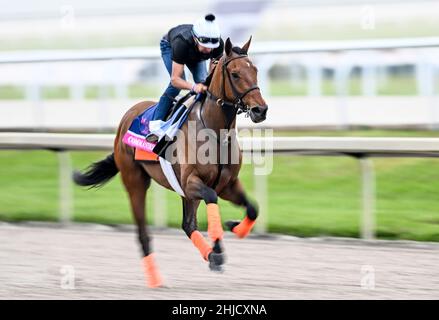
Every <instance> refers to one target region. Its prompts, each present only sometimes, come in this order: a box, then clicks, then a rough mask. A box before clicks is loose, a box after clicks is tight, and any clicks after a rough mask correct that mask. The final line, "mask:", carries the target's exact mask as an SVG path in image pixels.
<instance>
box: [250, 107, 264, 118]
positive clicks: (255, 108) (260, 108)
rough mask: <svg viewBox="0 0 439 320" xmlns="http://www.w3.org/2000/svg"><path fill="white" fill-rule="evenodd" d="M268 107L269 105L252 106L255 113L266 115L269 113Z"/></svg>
mask: <svg viewBox="0 0 439 320" xmlns="http://www.w3.org/2000/svg"><path fill="white" fill-rule="evenodd" d="M267 109H268V108H267V107H262V106H257V107H254V108H252V111H253V113H254V114H255V115H257V116H262V117H264V116H265V115H266V114H267Z"/></svg>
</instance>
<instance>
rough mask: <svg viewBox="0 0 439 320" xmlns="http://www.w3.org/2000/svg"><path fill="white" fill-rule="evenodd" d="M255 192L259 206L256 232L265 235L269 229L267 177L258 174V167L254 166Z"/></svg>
mask: <svg viewBox="0 0 439 320" xmlns="http://www.w3.org/2000/svg"><path fill="white" fill-rule="evenodd" d="M253 190H254V195H255V198H256V200H257V203H258V206H259V214H258V219H257V222H256V224H255V228H254V231H255V233H257V234H265V233H267V231H268V228H267V222H268V221H267V194H268V189H267V175H266V174H257V170H256V165H255V164H253Z"/></svg>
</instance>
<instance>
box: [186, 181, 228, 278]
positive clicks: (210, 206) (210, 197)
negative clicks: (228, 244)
mask: <svg viewBox="0 0 439 320" xmlns="http://www.w3.org/2000/svg"><path fill="white" fill-rule="evenodd" d="M185 193H186V196H187V198H188V199H195V200H204V202H205V203H206V205H207V233H208V235H209V238H210V239H211V240H212V241H213V248H210V246H209V247H208V246H207V245H208V244H207V242H206V240H205V239H204V237H203V235H202V234H201V233H200V232H199V231H197V230H196V222H195V223H193V222H192V223H191V221H192V220H191V219H196V207H195V210H191V211H193V212H189V210H187V209H189V208H190V205H188V204H189V203H190V201H191V200H186V202H185V203H186V208H185V210H186V211H188V212H187V213H185V216H187V217H188V218H187V219H188V222H189V223H188V224H187V225H188V226H192V227H188V231H187V232H186V234H188V233H189V232H190V235H189V234H188V236H189V237H190V238H191V240H192V242H193V243H194V245H195V246H196V247H197V248H198V249H199V250H200V252H201V254H202V255H203V257H204V259H206V260H208V261H209V267H210V268H211V269H212V270H214V271H221V265H222V264H224V254H223V249H222V246H221V240H222V239H223V234H224V231H223V227H222V224H221V216H220V212H219V207H218V196H217V194H216V192H215V190H213V189H212V188H210V187H208V186H206V185H205V184H204V183H203V182H202V181H201V180H200V179H199V178H198V177H194V176H193V177H190V178H189V179H188V183H187V185H186V190H185ZM192 201H194V200H192ZM197 206H198V205H197ZM184 223H185V220H184V221H183V224H184ZM194 226H195V227H194ZM185 231H186V230H185Z"/></svg>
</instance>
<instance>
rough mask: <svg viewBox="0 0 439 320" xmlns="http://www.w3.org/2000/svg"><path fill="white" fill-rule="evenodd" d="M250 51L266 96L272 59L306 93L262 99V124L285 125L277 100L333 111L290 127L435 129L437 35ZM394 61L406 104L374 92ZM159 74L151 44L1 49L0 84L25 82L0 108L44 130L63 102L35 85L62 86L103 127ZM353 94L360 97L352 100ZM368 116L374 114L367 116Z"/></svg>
mask: <svg viewBox="0 0 439 320" xmlns="http://www.w3.org/2000/svg"><path fill="white" fill-rule="evenodd" d="M251 55H252V57H253V58H254V59H255V63H256V64H257V66H258V69H259V86H260V87H261V89H262V92H263V94H264V96H265V97H267V96H269V92H270V90H269V79H270V70H272V67H273V66H274V65H276V64H280V65H282V66H283V67H285V68H290V69H291V72H292V74H291V77H292V79H291V80H292V82H293V83H295V82H298V81H306V83H307V96H308V100H306V101H298V100H294V101H289V102H287V103H285V102H283V101H282V102H281V101H277V100H275V99H269V100H270V101H269V102H273V103H271V104H270V105H276V106H275V108H272V113H273V115H276V114H278V116H277V118H279V121H277V122H276V121H274V122H273V123H271V124H270V125H271V126H275V127H285V124H283V123H282V124H280V122H281V121H280V120H281V119H282V118H285V117H284V116H283V114H282V109H285V108H284V106H285V105H288V106H291V107H294V106H295V105H300V106H303V107H302V108H301V110H303V112H308V111H312V113H315V114H319V113H322V111H321V110H320V109H321V106H328V107H329V108H327V109H331V110H330V111H327V112H330V113H331V115H332V113H333V114H334V115H333V116H331V118H330V120H327V121H326V122H325V121H323V120H324V119H323V120H322V119H318V120H316V121H315V123H313V121H309V119H308V118H307V117H302V118H303V119H302V118H301V117H300V112H299V113H298V116H296V117H291V121H292V125H293V126H313V125H315V126H322V125H324V126H327V125H328V124H327V123H329V126H336V127H338V128H346V127H348V126H350V125H354V126H355V125H371V126H373V125H378V126H381V125H391V126H395V125H422V126H425V125H427V126H429V127H430V128H431V129H437V128H439V116H438V114H439V98H437V97H438V92H437V90H438V89H437V81H438V80H437V79H438V77H439V37H427V38H405V39H404V38H403V39H371V40H350V41H318V42H313V41H295V42H255V43H254V44H253V45H252V48H251ZM145 64H148V65H149V67H150V68H151V70H154V69H156V70H157V71H156V72H152V74H154V76H152V77H151V78H148V79H147V80H146V79H143V80H139V76H138V73H139V71H140V70H141V69H142V68H144V67H145ZM401 65H410V66H413V68H414V70H415V71H414V72H415V79H416V87H417V94H418V96H420V97H422V98H420V99H418V100H416V101H415V102H414V103H413V106H411V107H410V108H407V105H406V104H405V103H404V100H403V99H399V100H398V99H393V100H388V99H389V97H379V98H378V97H376V96H377V91H378V83H379V82H380V79H385V78H386V77H387V71H386V70H387V69H386V68H387V67H391V66H401ZM297 66H301V67H303V69H304V70H305V73H306V80H303V79H301V78H300V76H299V75H298V74H297ZM356 67H358V68H360V69H361V70H362V72H361V91H362V96H361V98H359V97H355V98H352V99H351V98H350V99H349V100H348V99H347V96H348V95H349V86H350V85H349V83H350V82H349V81H350V79H349V77H350V74H351V72H352V70H354V68H356ZM325 69H331V70H334V81H335V83H334V84H335V92H336V95H335V97H334V98H328V97H322V95H323V93H322V90H323V89H322V88H323V86H322V83H323V78H324V70H325ZM299 78H300V79H299ZM166 79H167V75H165V70H164V68H163V67H162V66H161V61H160V51H159V49H158V46H157V47H156V48H147V47H144V48H141V47H140V48H139V47H130V48H119V49H110V48H107V49H93V50H42V51H21V52H3V53H0V85H12V86H20V87H23V88H25V90H24V92H25V99H26V100H25V102H22V103H20V102H17V101H8V102H7V103H4V106H2V108H0V109H2V110H6V108H9V109H8V111H7V112H10V111H11V110H13V109H16V110H17V108H15V107H18V109H21V110H22V113H23V114H25V115H26V117H25V120H29V121H30V122H31V126H32V127H36V128H39V127H41V128H43V129H50V128H52V127H53V126H54V125H53V124H52V123H53V122H54V123H63V120H62V119H61V120H59V119H58V118H57V117H56V116H54V114H56V110H57V109H56V107H57V105H59V104H63V103H65V101H67V102H69V101H68V100H65V101H64V102H63V101H59V100H56V101H48V100H44V99H43V97H42V95H43V94H42V92H43V88H44V87H45V86H49V87H50V86H58V87H59V86H67V87H68V89H69V90H68V91H69V99H71V104H70V105H68V106H66V107H68V108H74V107H75V106H77V107H78V108H82V109H86V110H88V112H89V113H90V117H89V118H90V119H89V120H91V118H93V119H95V118H96V119H95V120H93V125H94V126H96V129H103V128H105V129H106V128H108V125H107V126H106V127H105V126H104V124H103V122H105V123H107V122H111V121H106V118H105V117H107V116H106V114H107V113H109V114H113V113H118V112H119V109H118V108H117V107H114V106H113V105H114V104H115V103H114V102H115V101H116V102H117V105H124V106H128V104H126V103H125V102H127V101H128V99H129V87H130V85H132V84H139V83H141V82H145V81H148V82H150V83H153V84H154V85H155V86H157V84H161V83H162V85H159V86H161V87H163V88H164V87H165V84H166V82H167V80H166ZM90 86H92V87H97V88H98V93H97V94H98V102H96V101H93V102H90V101H86V99H85V96H86V88H88V87H90ZM109 87H112V88H114V96H115V99H110V94H109ZM145 98H147V97H145ZM155 98H156V97H155ZM367 98H374V99H375V100H376V104H380V106H378V107H375V108H373V107H374V105H375V103H372V104H373V105H372V106H370V105H369V104H370V99H369V100H365V99H367ZM383 98H384V100H383ZM404 98H405V97H404ZM411 98H413V97H411ZM295 99H296V98H295ZM316 99H325V100H322V101H320V100H316ZM328 99H332V100H328ZM358 99H360V100H361V101H358V103H357V100H358ZM380 99H381V100H380ZM43 100H44V101H43ZM271 100H273V101H271ZM317 101H319V102H317ZM11 102H12V103H15V104H16V106H15V107H14V108H12V107H10V105H11ZM23 103H24V104H23ZM130 103H131V102H130ZM305 103H306V105H305ZM319 106H320V107H319ZM369 106H370V108H369ZM3 107H4V108H3ZM332 108H333V109H334V112H333V111H332ZM46 109H47V110H46ZM53 109H54V110H53ZM286 109H290V108H286ZM395 109H396V111H395ZM358 110H361V112H363V113H364V114H363V113H362V114H361V117H360V118H361V119H366V120H357V118H356V112H358ZM364 110H366V111H364ZM324 111H325V110H323V112H324ZM386 111H389V112H390V113H394V114H397V115H399V114H406V113H409V116H408V119H412V118H413V119H415V118H416V120H414V121H410V120H407V119H406V118H398V117H396V118H395V117H392V116H391V115H390V116H389V112H386ZM418 111H419V112H418ZM5 112H6V111H5ZM12 112H13V111H12ZM81 112H82V111H81ZM381 112H382V113H383V114H381ZM95 114H98V116H95ZM420 114H421V115H422V116H421V117H420V116H419V115H420ZM99 115H101V116H99ZM417 117H418V118H419V117H420V119H417ZM0 118H3V116H2V117H0ZM34 118H35V119H34ZM375 118H376V119H379V121H378V122H377V121H376V120H374V119H375ZM295 119H298V120H295ZM300 119H302V120H300ZM395 119H396V120H395ZM29 121H28V122H29ZM294 121H296V122H297V123H295V122H294ZM278 122H279V123H278ZM111 125H112V126H114V123H113V122H111ZM0 126H1V127H3V128H8V129H9V130H14V129H21V128H22V127H21V126H19V125H18V126H17V125H15V126H14V127H11V126H8V125H7V123H2V122H0ZM28 126H29V124H27V123H26V124H24V125H23V128H28ZM61 126H62V124H61Z"/></svg>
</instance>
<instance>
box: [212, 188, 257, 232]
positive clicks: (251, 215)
mask: <svg viewBox="0 0 439 320" xmlns="http://www.w3.org/2000/svg"><path fill="white" fill-rule="evenodd" d="M219 196H220V198H221V199H224V200H229V201H230V202H232V203H234V204H236V205H238V206H241V207H244V208H245V209H246V215H245V218H244V219H243V220H242V221H227V222H226V226H227V227H228V228H229V229H230V231H232V232H233V233H235V234H236V235H237V236H238V237H239V238H244V237H246V236H247V235H248V234H249V233H250V231H251V230H252V228H253V226H254V224H255V223H256V218H257V216H258V209H257V207H256V206H255V205H253V204H252V203H251V202H250V201H249V200H248V198H247V196H246V195H245V192H244V189H243V187H242V185H241V182H240V181H239V179H236V180H235V182H233V183H232V184H230V185H229V186H228V187H227V188H225V189H224V190H223V191H222V192H221V194H220V195H219Z"/></svg>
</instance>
